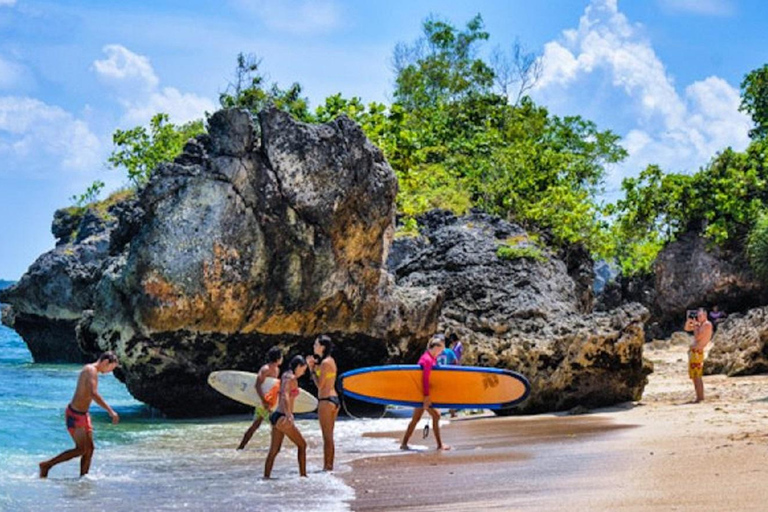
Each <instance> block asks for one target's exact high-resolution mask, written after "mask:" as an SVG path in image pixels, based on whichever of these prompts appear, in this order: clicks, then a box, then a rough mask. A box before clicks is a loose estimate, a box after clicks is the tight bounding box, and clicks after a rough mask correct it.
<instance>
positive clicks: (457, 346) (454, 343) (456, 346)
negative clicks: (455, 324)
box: [445, 332, 464, 364]
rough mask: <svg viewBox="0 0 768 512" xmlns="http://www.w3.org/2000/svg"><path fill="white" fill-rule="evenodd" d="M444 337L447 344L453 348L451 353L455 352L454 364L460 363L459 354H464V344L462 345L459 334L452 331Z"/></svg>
mask: <svg viewBox="0 0 768 512" xmlns="http://www.w3.org/2000/svg"><path fill="white" fill-rule="evenodd" d="M445 339H446V341H447V342H448V346H449V347H451V349H452V350H453V353H454V354H456V363H455V364H461V356H462V355H464V345H462V343H461V340H460V339H459V335H458V334H456V333H455V332H452V333H450V334H449V335H448V336H447V337H446V338H445Z"/></svg>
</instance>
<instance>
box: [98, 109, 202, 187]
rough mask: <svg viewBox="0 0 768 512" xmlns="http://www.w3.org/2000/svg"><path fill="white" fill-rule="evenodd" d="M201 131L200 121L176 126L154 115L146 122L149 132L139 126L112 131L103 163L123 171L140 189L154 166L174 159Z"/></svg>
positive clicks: (161, 116) (165, 117)
mask: <svg viewBox="0 0 768 512" xmlns="http://www.w3.org/2000/svg"><path fill="white" fill-rule="evenodd" d="M204 131H205V130H204V127H203V122H202V121H192V122H190V123H187V124H184V125H181V126H176V125H174V124H172V123H169V122H168V115H167V114H156V115H155V116H154V117H153V118H152V120H151V121H150V123H149V131H147V129H146V128H145V127H143V126H137V127H136V128H132V129H130V130H117V131H115V133H114V135H112V142H113V143H114V145H115V149H114V150H113V151H112V154H111V155H110V156H109V158H108V159H107V162H108V163H109V165H110V166H111V167H112V168H120V167H122V168H124V169H125V170H126V172H127V173H128V179H129V180H130V182H131V183H132V184H133V185H134V186H136V187H140V186H141V185H143V184H144V183H146V182H147V180H148V179H149V174H150V173H151V172H152V170H153V169H154V168H155V167H157V166H158V165H159V164H161V163H163V162H170V161H171V160H173V159H174V158H176V157H177V156H178V155H179V154H180V153H181V150H182V148H183V147H184V143H186V142H187V140H189V139H190V138H192V137H194V136H196V135H199V134H201V133H203V132H204Z"/></svg>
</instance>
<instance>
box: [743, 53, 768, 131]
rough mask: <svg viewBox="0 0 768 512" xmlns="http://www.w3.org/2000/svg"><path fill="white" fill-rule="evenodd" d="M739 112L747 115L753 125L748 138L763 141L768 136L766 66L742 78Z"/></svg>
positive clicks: (767, 67) (767, 82)
mask: <svg viewBox="0 0 768 512" xmlns="http://www.w3.org/2000/svg"><path fill="white" fill-rule="evenodd" d="M739 110H741V111H742V112H746V113H747V114H749V115H750V116H751V117H752V121H753V122H754V123H755V127H754V128H753V129H752V131H750V132H749V136H750V137H752V138H753V139H763V138H765V136H766V135H768V64H766V65H764V66H763V67H761V68H758V69H755V70H754V71H752V72H750V73H748V74H747V76H745V77H744V80H743V81H742V82H741V106H740V107H739Z"/></svg>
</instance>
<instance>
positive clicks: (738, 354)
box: [704, 306, 768, 376]
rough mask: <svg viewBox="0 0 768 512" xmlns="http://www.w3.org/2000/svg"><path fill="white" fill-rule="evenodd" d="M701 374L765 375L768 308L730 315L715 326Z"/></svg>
mask: <svg viewBox="0 0 768 512" xmlns="http://www.w3.org/2000/svg"><path fill="white" fill-rule="evenodd" d="M704 371H705V373H707V374H716V373H724V374H726V375H728V376H738V375H754V374H758V373H768V306H766V307H761V308H756V309H752V310H750V311H749V312H747V313H746V314H745V315H740V314H736V315H732V316H731V317H729V318H728V319H726V320H725V321H724V322H723V323H722V324H720V325H719V326H718V328H717V331H716V332H715V335H714V337H713V338H712V350H710V352H709V355H708V356H707V360H706V363H705V364H704Z"/></svg>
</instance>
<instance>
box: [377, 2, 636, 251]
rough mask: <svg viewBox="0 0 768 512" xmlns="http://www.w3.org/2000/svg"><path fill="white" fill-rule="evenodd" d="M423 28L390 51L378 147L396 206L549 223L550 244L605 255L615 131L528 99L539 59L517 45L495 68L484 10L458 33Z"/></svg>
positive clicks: (443, 27) (435, 24)
mask: <svg viewBox="0 0 768 512" xmlns="http://www.w3.org/2000/svg"><path fill="white" fill-rule="evenodd" d="M423 28H424V36H423V37H422V38H420V39H419V40H418V41H417V42H416V43H415V44H413V45H404V44H399V45H398V46H397V48H396V50H395V56H394V62H395V70H396V71H397V78H396V85H397V87H396V89H395V92H394V97H395V103H394V104H393V105H392V107H391V109H390V115H389V117H388V121H389V123H390V124H389V134H390V136H389V137H388V138H387V139H386V144H385V145H384V146H383V148H384V150H385V154H386V156H387V158H388V160H389V162H390V163H391V164H392V166H393V168H394V169H395V172H396V173H397V175H398V180H399V182H400V192H399V194H398V207H399V209H400V211H401V212H403V213H405V214H406V215H416V214H418V213H421V212H422V211H424V210H425V209H429V208H433V207H436V206H439V207H443V208H448V209H451V210H453V211H455V212H457V213H463V212H464V211H466V210H467V209H468V208H470V207H480V208H482V209H484V210H485V211H488V212H490V213H495V214H498V215H502V216H505V217H507V218H510V219H513V220H515V221H516V222H519V223H521V224H523V225H524V226H525V227H527V228H529V229H546V230H547V231H548V232H550V233H551V234H552V235H554V236H553V240H554V242H555V243H570V242H584V243H585V244H586V245H587V246H588V247H589V248H590V249H591V250H592V251H593V252H595V253H596V254H598V253H599V254H607V253H608V252H610V247H611V238H610V236H609V231H608V229H607V224H606V222H605V219H604V218H603V215H602V211H601V207H600V205H598V203H597V199H596V197H597V194H598V193H599V192H600V190H601V189H602V183H603V181H604V176H605V166H606V165H607V164H610V163H615V162H618V161H620V160H621V159H623V158H624V157H625V156H626V151H625V150H624V149H623V148H621V146H620V145H619V137H618V136H617V135H615V134H613V133H612V132H610V131H600V130H598V129H597V127H596V125H595V124H594V123H592V122H591V121H588V120H585V119H582V118H581V117H578V116H574V117H564V118H560V117H557V116H552V115H550V114H549V112H548V111H547V110H546V109H545V108H543V107H540V106H537V105H536V104H535V103H534V102H533V101H532V100H531V99H530V98H528V97H526V96H525V95H524V92H525V91H526V90H527V88H528V87H530V86H531V84H532V83H533V81H534V80H535V76H536V73H537V71H536V69H537V60H536V57H535V56H534V55H533V54H529V53H526V52H524V51H523V50H522V47H521V46H520V45H519V44H518V45H517V46H516V48H517V53H514V51H513V55H512V57H510V59H508V60H507V61H506V62H502V61H501V57H498V58H497V59H496V60H497V62H496V66H495V67H494V66H491V65H489V64H488V63H486V62H485V61H484V60H483V59H481V58H478V57H477V55H478V53H479V52H478V50H479V46H480V44H481V43H482V42H483V41H485V40H486V39H488V33H487V32H485V31H484V29H483V21H482V18H481V17H480V16H476V17H475V18H473V19H472V20H471V21H470V22H469V23H468V24H467V26H466V28H465V29H464V30H459V29H457V28H455V27H453V26H452V25H450V24H449V23H447V22H443V21H439V20H436V19H434V18H430V19H428V20H427V21H426V22H425V23H424V27H423ZM502 64H504V65H502ZM497 69H498V70H499V71H500V72H503V73H505V74H504V75H503V76H502V75H498V74H497V72H496V70H497ZM515 84H517V85H518V86H519V87H520V89H518V90H517V92H514V93H513V92H512V91H513V89H512V87H513V85H515ZM494 86H495V87H496V88H497V89H494ZM513 94H514V96H515V97H514V98H512V97H511V96H512V95H513ZM512 100H514V101H515V104H510V101H512Z"/></svg>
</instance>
